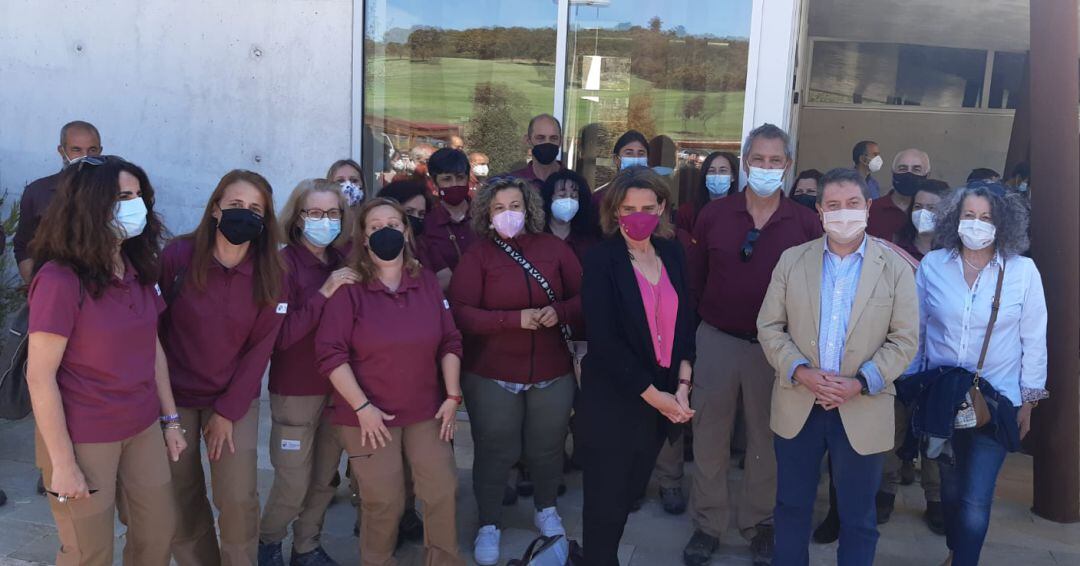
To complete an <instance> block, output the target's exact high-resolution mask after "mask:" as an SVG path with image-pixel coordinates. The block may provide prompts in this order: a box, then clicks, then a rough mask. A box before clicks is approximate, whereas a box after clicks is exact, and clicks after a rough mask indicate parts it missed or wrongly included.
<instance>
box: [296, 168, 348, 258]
mask: <svg viewBox="0 0 1080 566" xmlns="http://www.w3.org/2000/svg"><path fill="white" fill-rule="evenodd" d="M311 193H334V195H336V196H337V201H338V208H340V209H341V234H339V235H338V237H337V238H336V239H335V240H334V241H333V242H331V243H330V245H339V246H340V245H342V244H344V243H346V242H348V241H349V238H350V236H351V227H352V214H351V213H350V211H349V202H348V200H347V199H346V198H345V194H344V193H342V192H341V186H340V185H338V184H337V183H335V182H333V181H329V180H327V179H304V180H303V181H300V182H299V183H297V184H296V188H295V189H293V191H292V193H291V194H290V195H289V200H287V201H285V208H283V209H282V210H281V232H282V233H283V234H285V241H286V242H288V243H290V244H293V245H295V246H300V245H303V240H302V238H303V229H302V228H301V227H300V226H299V223H300V213H301V212H302V211H303V209H304V203H305V202H306V201H307V197H308V195H310V194H311Z"/></svg>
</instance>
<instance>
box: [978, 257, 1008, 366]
mask: <svg viewBox="0 0 1080 566" xmlns="http://www.w3.org/2000/svg"><path fill="white" fill-rule="evenodd" d="M1004 283H1005V259H1004V258H1002V260H1001V268H1000V269H999V270H998V277H997V288H996V289H995V290H994V302H993V303H991V304H990V322H989V323H987V325H986V336H985V337H984V338H983V345H982V352H981V353H980V354H979V365H978V366H976V368H975V385H976V386H978V385H979V379H981V378H982V368H983V363H984V362H986V352H987V350H989V349H990V335H991V334H993V332H994V323H995V322H997V317H998V310H1000V309H1001V288H1002V286H1003V285H1004Z"/></svg>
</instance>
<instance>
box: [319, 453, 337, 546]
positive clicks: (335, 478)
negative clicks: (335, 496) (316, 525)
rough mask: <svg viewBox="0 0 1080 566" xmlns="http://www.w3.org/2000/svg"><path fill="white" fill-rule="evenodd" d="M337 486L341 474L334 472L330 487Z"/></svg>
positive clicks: (335, 487)
mask: <svg viewBox="0 0 1080 566" xmlns="http://www.w3.org/2000/svg"><path fill="white" fill-rule="evenodd" d="M339 485H341V472H334V479H332V480H330V487H332V488H334V489H337V487H338V486H339ZM313 552H314V551H313Z"/></svg>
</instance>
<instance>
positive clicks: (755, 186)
mask: <svg viewBox="0 0 1080 566" xmlns="http://www.w3.org/2000/svg"><path fill="white" fill-rule="evenodd" d="M746 183H747V184H748V185H749V186H750V190H752V191H754V193H756V194H757V196H759V197H762V198H767V197H770V196H772V195H773V194H774V193H776V191H778V190H780V187H781V186H783V184H784V169H762V168H761V167H753V166H751V167H750V175H749V176H747V179H746Z"/></svg>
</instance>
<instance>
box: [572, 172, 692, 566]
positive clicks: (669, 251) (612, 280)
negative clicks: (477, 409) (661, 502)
mask: <svg viewBox="0 0 1080 566" xmlns="http://www.w3.org/2000/svg"><path fill="white" fill-rule="evenodd" d="M670 202H671V198H670V190H669V189H668V186H667V184H666V183H665V182H664V180H663V179H662V178H661V177H660V176H659V175H657V174H656V173H653V172H652V171H651V170H649V169H647V168H644V167H633V168H630V169H626V170H624V171H623V172H622V173H620V174H619V175H618V176H617V177H616V178H615V180H614V181H612V182H611V184H610V185H609V186H608V191H607V194H606V195H605V196H604V201H603V203H602V204H601V207H600V215H601V217H600V223H601V226H602V227H603V229H604V232H605V234H607V235H608V236H609V237H608V239H607V240H605V241H604V242H602V243H600V244H598V245H596V246H595V247H594V248H593V249H592V250H590V252H589V253H588V254H587V255H586V256H585V263H584V279H583V283H582V285H583V287H582V307H583V310H584V312H585V325H586V328H588V332H589V352H588V354H587V355H586V356H585V360H584V362H583V363H582V376H581V397H580V404H579V406H578V414H577V418H578V419H579V423H580V424H579V427H580V428H579V434H580V442H581V443H582V446H581V447H582V448H583V450H581V451H579V452H580V453H582V454H584V455H585V459H584V487H585V508H584V537H585V540H584V543H585V547H584V550H585V559H586V564H589V566H609V565H611V566H618V563H619V561H618V557H617V551H618V547H619V539H621V538H622V533H623V528H624V527H625V526H626V518H627V516H628V515H629V513H630V507H631V505H632V503H633V502H634V500H635V499H637V498H638V497H640V496H641V494H643V493H644V492H645V488H646V486H647V485H648V482H649V475H650V474H651V472H652V469H653V466H654V465H655V463H656V455H657V453H658V452H659V450H660V445H661V443H662V442H663V439H664V437H665V436H666V435H667V434H669V431H668V426H667V425H668V424H669V423H685V422H689V420H690V418H691V417H692V416H693V414H694V412H693V410H691V409H690V402H689V395H690V387H691V382H690V376H691V371H692V366H693V362H694V354H695V352H694V320H693V319H694V310H693V305H692V304H691V299H690V293H689V290H688V289H687V286H686V285H687V283H686V260H685V257H684V255H683V250H682V247H681V246H680V245H679V243H678V242H676V241H675V240H672V239H669V238H670V237H671V234H672V233H673V229H672V226H671V223H670V221H669V219H668V215H667V211H666V208H667V205H668V204H669V203H670ZM671 428H672V431H671V434H678V429H677V428H676V427H671Z"/></svg>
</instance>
